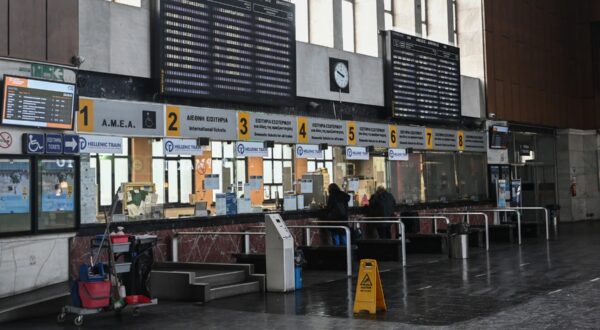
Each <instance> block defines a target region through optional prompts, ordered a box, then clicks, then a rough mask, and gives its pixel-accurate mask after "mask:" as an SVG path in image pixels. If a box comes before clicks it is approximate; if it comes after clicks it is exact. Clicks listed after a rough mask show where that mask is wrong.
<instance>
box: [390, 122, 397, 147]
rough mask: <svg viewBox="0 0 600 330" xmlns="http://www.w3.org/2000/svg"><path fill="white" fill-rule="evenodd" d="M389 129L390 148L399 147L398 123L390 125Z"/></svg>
mask: <svg viewBox="0 0 600 330" xmlns="http://www.w3.org/2000/svg"><path fill="white" fill-rule="evenodd" d="M388 131H389V132H390V140H389V143H390V148H396V147H398V127H397V126H396V125H390V128H389V130H388Z"/></svg>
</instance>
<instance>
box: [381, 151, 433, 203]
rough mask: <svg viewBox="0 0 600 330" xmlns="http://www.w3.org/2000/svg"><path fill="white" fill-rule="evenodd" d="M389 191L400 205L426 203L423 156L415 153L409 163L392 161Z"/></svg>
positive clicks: (410, 157)
mask: <svg viewBox="0 0 600 330" xmlns="http://www.w3.org/2000/svg"><path fill="white" fill-rule="evenodd" d="M388 164H389V165H388V166H389V178H390V179H389V191H390V192H391V193H392V195H394V198H395V199H396V202H397V203H399V204H409V205H410V204H418V203H423V202H425V190H424V186H425V182H424V177H423V155H422V154H419V153H413V154H409V155H408V160H407V161H390V162H388Z"/></svg>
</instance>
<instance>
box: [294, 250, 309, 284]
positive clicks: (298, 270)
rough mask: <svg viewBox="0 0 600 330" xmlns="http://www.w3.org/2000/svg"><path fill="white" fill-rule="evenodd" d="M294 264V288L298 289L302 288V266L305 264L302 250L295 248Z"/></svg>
mask: <svg viewBox="0 0 600 330" xmlns="http://www.w3.org/2000/svg"><path fill="white" fill-rule="evenodd" d="M294 264H295V267H294V275H295V276H294V280H295V282H296V285H295V288H296V290H299V289H302V266H304V264H306V259H305V258H304V252H302V250H296V251H295V252H294Z"/></svg>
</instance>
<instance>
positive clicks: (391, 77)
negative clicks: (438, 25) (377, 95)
mask: <svg viewBox="0 0 600 330" xmlns="http://www.w3.org/2000/svg"><path fill="white" fill-rule="evenodd" d="M386 36H387V43H386V103H387V106H388V107H390V108H391V111H392V116H393V117H397V118H405V119H410V120H413V119H414V120H438V121H439V120H444V121H447V120H451V121H453V120H459V119H460V104H461V103H460V55H459V49H458V48H456V47H452V46H449V45H445V44H441V43H437V42H434V41H431V40H427V39H423V38H419V37H415V36H410V35H406V34H402V33H399V32H395V31H387V34H386Z"/></svg>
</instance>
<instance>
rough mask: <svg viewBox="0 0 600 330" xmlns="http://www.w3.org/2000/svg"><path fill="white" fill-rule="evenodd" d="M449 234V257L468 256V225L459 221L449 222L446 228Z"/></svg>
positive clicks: (461, 257) (459, 257)
mask: <svg viewBox="0 0 600 330" xmlns="http://www.w3.org/2000/svg"><path fill="white" fill-rule="evenodd" d="M448 235H449V236H450V237H449V238H450V257H451V258H455V259H467V258H468V257H469V225H468V224H466V223H464V222H461V223H455V224H451V225H450V228H448Z"/></svg>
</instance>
